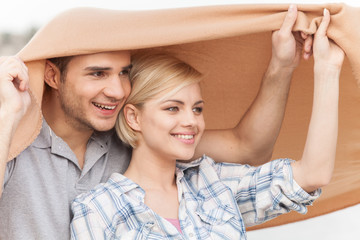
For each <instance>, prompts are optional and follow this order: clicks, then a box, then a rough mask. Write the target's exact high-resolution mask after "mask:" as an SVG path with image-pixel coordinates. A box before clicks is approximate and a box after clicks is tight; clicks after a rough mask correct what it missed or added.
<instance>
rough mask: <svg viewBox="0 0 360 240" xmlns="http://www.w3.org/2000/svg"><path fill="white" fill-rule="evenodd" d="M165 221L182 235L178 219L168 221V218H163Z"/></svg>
mask: <svg viewBox="0 0 360 240" xmlns="http://www.w3.org/2000/svg"><path fill="white" fill-rule="evenodd" d="M165 219H166V220H168V221H169V222H170V223H171V224H172V225H174V226H175V227H176V228H177V230H178V231H179V232H180V233H182V232H181V228H180V221H179V219H170V218H165Z"/></svg>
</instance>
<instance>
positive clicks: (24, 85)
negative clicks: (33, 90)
mask: <svg viewBox="0 0 360 240" xmlns="http://www.w3.org/2000/svg"><path fill="white" fill-rule="evenodd" d="M17 78H18V80H19V90H21V91H26V90H27V89H28V88H29V74H28V71H27V69H26V68H24V67H22V68H21V70H20V71H19V73H18V76H17Z"/></svg>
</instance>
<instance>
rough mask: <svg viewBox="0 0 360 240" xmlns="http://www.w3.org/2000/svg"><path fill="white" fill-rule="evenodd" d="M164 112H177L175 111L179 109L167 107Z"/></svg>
mask: <svg viewBox="0 0 360 240" xmlns="http://www.w3.org/2000/svg"><path fill="white" fill-rule="evenodd" d="M166 110H168V111H170V112H177V111H179V108H178V107H169V108H167V109H166Z"/></svg>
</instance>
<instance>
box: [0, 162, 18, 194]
mask: <svg viewBox="0 0 360 240" xmlns="http://www.w3.org/2000/svg"><path fill="white" fill-rule="evenodd" d="M15 161H16V158H14V159H13V160H11V161H9V162H8V163H7V164H6V168H5V175H4V184H3V186H2V189H5V187H6V184H7V183H8V181H9V179H10V176H11V174H12V172H13V171H14V167H15Z"/></svg>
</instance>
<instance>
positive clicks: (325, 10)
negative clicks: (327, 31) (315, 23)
mask: <svg viewBox="0 0 360 240" xmlns="http://www.w3.org/2000/svg"><path fill="white" fill-rule="evenodd" d="M328 11H329V10H327V9H326V8H324V12H323V14H324V16H325V14H326V13H327V12H328Z"/></svg>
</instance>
